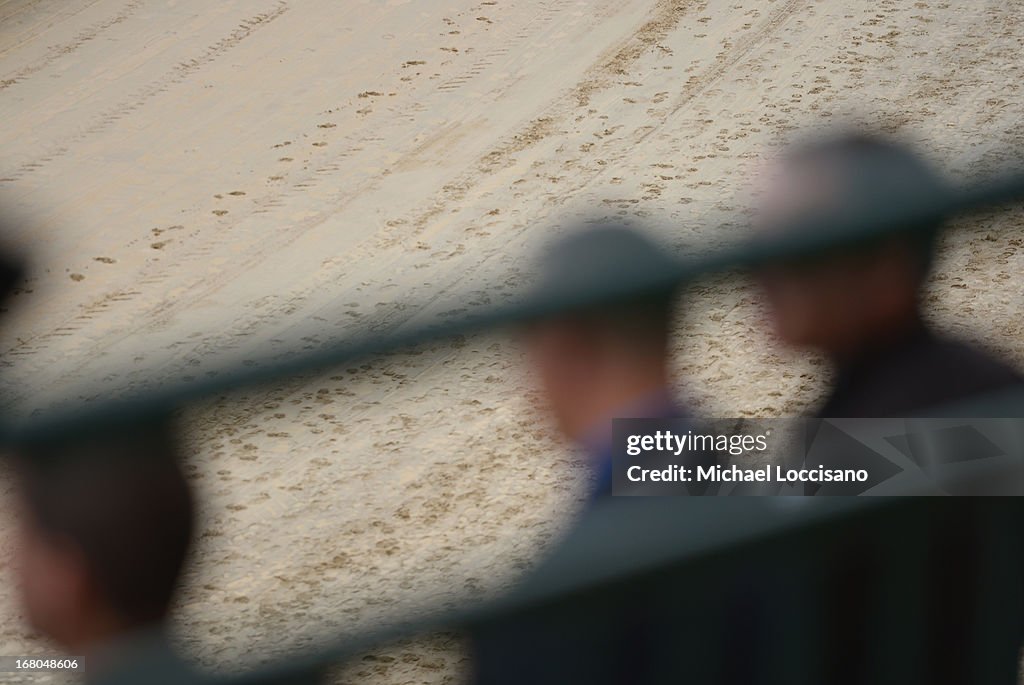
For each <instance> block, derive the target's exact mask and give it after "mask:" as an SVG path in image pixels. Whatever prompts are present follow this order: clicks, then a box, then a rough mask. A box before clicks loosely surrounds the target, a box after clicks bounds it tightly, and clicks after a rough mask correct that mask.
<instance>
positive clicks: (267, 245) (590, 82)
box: [11, 0, 806, 387]
mask: <svg viewBox="0 0 1024 685" xmlns="http://www.w3.org/2000/svg"><path fill="white" fill-rule="evenodd" d="M805 4H806V0H789V1H788V2H786V3H785V4H784V5H783V6H782V7H780V8H779V9H777V10H776V11H775V12H773V13H771V14H770V15H768V17H767V18H766V19H765V20H764V21H763V22H762V24H761V26H760V27H759V28H758V29H757V30H755V31H753V32H752V33H750V34H747V35H745V36H743V37H742V38H741V39H740V40H738V41H737V42H736V44H735V45H734V46H733V47H732V49H730V50H729V51H727V52H726V53H724V54H722V55H720V56H719V57H718V58H717V59H716V60H715V62H714V63H713V64H712V65H710V66H709V67H708V68H706V69H704V70H703V71H702V72H701V73H700V74H699V75H697V76H694V77H692V78H691V79H690V80H689V81H688V82H687V83H686V85H685V87H684V88H683V92H682V94H681V95H680V96H679V97H678V98H677V99H676V101H675V103H674V106H673V107H672V108H671V109H670V110H668V111H667V112H665V113H664V114H660V115H658V116H656V117H649V118H648V120H647V122H646V125H644V126H642V127H640V128H639V129H637V131H638V133H637V134H636V135H634V136H633V137H632V138H630V139H629V141H628V142H626V141H625V139H624V138H623V139H620V140H622V141H623V142H621V143H619V144H617V145H616V146H617V147H618V148H619V149H618V150H617V151H616V150H611V149H609V150H607V151H605V153H604V154H603V155H602V157H603V158H604V159H606V160H607V159H613V160H617V159H622V158H624V157H626V156H628V155H629V154H631V151H632V150H633V149H634V148H635V146H636V145H637V144H639V143H641V142H643V141H644V140H646V139H647V138H648V137H649V136H650V135H652V134H653V133H655V132H657V131H658V130H659V129H660V127H661V126H663V125H664V124H665V123H666V122H667V121H669V120H670V119H671V118H672V116H674V115H675V114H676V113H677V112H678V111H680V110H681V109H684V108H685V107H686V106H687V105H688V104H690V103H692V102H693V101H694V100H695V99H696V98H697V97H699V95H700V94H701V93H702V92H704V91H706V90H707V89H708V88H709V87H711V86H712V85H713V84H714V83H715V82H717V81H718V80H720V79H721V78H722V77H723V76H725V75H726V74H727V73H728V72H729V69H730V68H732V67H733V66H735V65H736V64H737V63H738V62H740V61H741V60H742V59H743V58H744V57H746V56H747V55H749V54H750V52H751V51H752V50H754V49H755V48H756V47H757V46H758V45H760V44H762V43H764V42H765V41H766V40H768V39H769V38H770V37H771V35H772V34H773V33H774V32H776V31H777V30H778V29H779V28H780V27H781V26H782V25H783V24H784V23H785V22H786V21H787V20H788V19H789V18H790V17H791V16H793V14H795V13H796V12H798V11H799V10H800V9H801V8H802V7H803V6H804V5H805ZM702 6H703V3H694V2H679V1H678V0H675V1H673V0H664V1H662V2H660V3H659V4H658V6H657V9H656V11H655V12H654V15H653V17H652V18H651V19H649V20H648V21H646V22H645V23H644V24H643V25H642V26H641V27H640V28H639V29H638V30H637V31H636V32H635V33H633V34H632V35H631V36H629V37H628V38H627V39H625V40H623V41H622V42H620V43H619V44H618V45H616V46H615V47H614V48H611V49H609V50H608V51H607V52H606V53H605V56H603V57H602V58H601V59H599V61H598V65H597V66H596V67H595V68H593V69H592V70H590V71H588V73H587V75H586V77H585V78H584V79H583V80H582V81H581V82H579V83H578V84H576V85H575V86H574V87H572V88H571V89H570V90H569V91H568V93H564V94H563V95H561V96H560V97H558V98H556V99H555V100H554V101H553V102H552V103H549V105H548V107H547V109H546V110H545V111H544V112H543V114H542V116H540V117H538V118H535V119H534V120H533V121H531V122H530V123H529V124H527V125H526V126H525V127H524V128H522V129H520V130H518V131H516V132H514V133H512V134H511V135H509V136H507V137H505V138H504V139H503V140H502V141H501V142H499V143H498V144H497V145H495V146H494V147H493V148H492V149H491V150H490V151H488V152H487V153H486V154H484V155H483V156H481V157H480V158H479V159H478V161H477V163H476V164H475V165H474V166H473V167H471V168H470V169H469V170H467V171H466V172H464V173H463V174H462V175H461V176H460V177H459V178H458V179H456V180H455V181H453V182H451V183H448V184H446V185H445V186H444V187H443V188H442V189H441V191H440V192H439V193H438V195H437V196H435V198H434V199H433V200H432V201H429V202H427V203H426V204H427V206H428V207H429V208H428V209H426V210H424V211H423V212H422V213H420V214H419V215H418V216H416V217H415V218H414V219H413V220H412V221H411V222H409V223H406V222H401V223H395V224H393V225H391V226H387V225H385V226H384V227H382V228H381V229H380V230H378V231H377V232H376V233H375V234H373V235H372V236H368V238H367V239H365V240H364V241H363V242H362V243H361V244H360V245H357V246H356V247H355V248H353V250H352V259H353V261H355V262H357V263H358V262H359V261H361V260H364V259H372V256H373V255H374V254H377V253H379V252H380V250H381V249H383V248H386V247H388V246H389V245H392V244H394V241H395V240H396V239H397V238H396V237H395V236H396V234H398V233H399V232H400V234H401V236H402V237H401V239H402V240H403V241H408V240H410V239H412V238H414V237H416V236H418V235H421V234H422V233H423V232H424V231H426V230H427V227H428V226H429V225H430V224H431V223H432V222H433V221H435V220H436V219H437V218H438V217H440V216H441V215H442V214H444V213H445V212H446V211H450V210H451V208H452V207H457V206H459V205H461V204H464V203H465V202H466V201H467V199H468V198H469V197H470V195H471V194H472V192H473V191H474V190H475V189H477V188H479V187H480V186H481V185H484V184H485V183H486V182H487V180H488V179H489V177H490V176H492V175H493V174H496V173H499V172H500V171H502V170H504V169H506V168H508V167H509V166H511V165H512V164H513V163H514V161H515V157H514V156H515V155H516V154H517V153H520V152H523V151H525V150H528V149H529V148H531V147H534V146H536V145H537V144H538V143H540V142H541V141H543V140H544V139H546V138H548V137H549V136H550V135H552V134H553V133H554V132H555V131H557V130H558V125H559V124H561V123H563V122H565V121H566V120H567V119H568V118H569V117H570V116H571V115H572V114H573V113H574V112H575V111H576V110H578V109H580V108H584V107H586V106H587V104H588V103H589V102H590V99H591V97H593V96H594V95H595V94H596V93H597V92H599V91H600V90H601V89H603V88H606V87H609V86H610V85H611V78H612V77H613V76H615V75H622V74H623V73H626V72H627V71H628V68H629V67H630V65H631V64H633V63H634V62H635V61H636V60H637V59H639V58H640V57H641V56H643V55H644V54H645V53H646V52H648V51H650V50H652V49H655V47H656V45H657V43H658V41H659V40H661V39H663V38H664V37H665V36H666V35H667V34H668V33H670V32H671V31H673V30H675V29H676V28H677V26H678V24H679V22H680V21H681V20H682V18H683V17H684V16H685V15H686V14H688V13H690V12H691V11H692V10H694V9H699V8H700V7H702ZM539 19H540V20H541V21H550V19H551V16H550V14H544V15H541V16H540V17H539ZM520 35H523V36H527V35H529V34H528V32H525V31H522V32H520ZM496 49H498V48H496ZM500 49H502V50H506V49H508V46H505V45H503V46H502V47H501V48H500ZM652 119H654V120H652ZM367 142H368V141H367V140H366V139H364V140H362V141H360V143H358V144H357V145H355V147H358V148H360V149H362V148H364V147H365V146H366V145H367ZM398 164H401V162H400V161H399V162H398ZM610 166H614V165H612V164H600V165H596V166H591V167H589V168H587V167H581V168H579V169H577V170H576V173H575V174H574V176H573V179H572V180H573V182H572V183H571V187H570V188H568V189H566V190H565V191H563V192H562V193H560V196H559V197H560V200H557V201H556V202H558V203H565V202H568V201H569V200H570V199H571V198H572V197H575V196H576V194H578V193H579V192H580V191H582V190H583V189H585V188H586V187H587V186H589V185H590V184H592V183H593V182H594V181H595V180H596V179H597V178H599V177H601V176H602V175H604V174H605V173H606V171H607V169H608V168H609V167H610ZM311 178H312V179H315V176H312V175H311ZM376 182H377V179H376V178H369V179H367V180H365V181H364V182H363V183H362V184H361V185H358V186H356V187H354V188H349V189H348V191H347V192H345V193H343V194H342V196H341V198H340V199H339V200H338V201H336V202H334V203H332V206H331V207H330V208H329V209H327V210H325V211H324V212H322V213H320V214H319V215H317V216H314V217H311V218H309V219H306V220H304V221H301V222H298V223H295V224H291V225H289V226H287V227H286V228H285V229H283V230H281V231H278V232H276V233H274V234H272V235H271V236H269V237H265V242H261V247H260V249H259V250H258V251H256V252H254V253H252V254H250V255H249V256H248V258H247V259H244V260H238V261H237V262H235V263H233V264H232V265H231V266H232V268H230V269H221V270H219V271H218V272H217V273H216V274H207V275H206V276H205V277H204V278H200V279H199V281H201V286H200V289H199V290H190V293H189V298H187V299H168V300H164V301H163V302H161V303H160V304H159V305H158V306H157V307H155V308H151V309H148V310H147V311H146V316H145V320H144V321H141V320H139V317H128V318H129V319H130V320H131V321H132V322H133V323H132V324H131V325H129V326H128V327H127V328H125V329H123V330H122V331H121V333H120V334H118V335H116V336H104V337H103V338H102V339H101V340H98V341H96V343H94V344H93V345H90V346H89V347H88V349H87V350H84V351H82V352H81V354H80V357H79V358H81V359H83V360H89V359H93V358H95V357H96V356H98V355H101V354H103V353H104V352H105V351H106V350H108V349H109V348H111V347H112V346H113V345H115V344H117V343H118V342H120V341H121V340H123V339H124V338H126V337H128V336H131V335H133V334H136V333H138V332H139V331H141V330H144V329H145V328H152V327H159V326H162V325H165V324H166V323H167V322H168V321H169V320H170V319H171V318H173V316H174V314H175V313H176V312H177V311H180V310H182V309H185V308H188V307H189V306H191V303H192V302H195V301H198V300H202V299H203V298H205V297H208V296H210V295H212V294H213V293H215V292H216V291H217V290H218V289H219V288H220V287H222V286H223V285H224V284H225V283H227V282H229V281H230V280H232V279H234V278H235V277H236V276H237V274H239V273H243V272H245V271H248V270H250V269H252V268H254V267H255V266H256V265H257V264H259V263H262V262H264V261H265V260H266V259H268V258H270V257H272V256H273V255H274V254H275V253H277V252H278V251H279V250H280V249H282V248H283V247H284V246H286V245H288V244H289V243H291V242H293V241H294V240H295V239H297V238H298V237H299V236H301V235H302V234H303V233H305V232H307V231H309V230H312V229H313V228H315V227H317V226H319V225H321V224H322V223H323V222H324V221H326V220H328V219H329V218H330V217H331V216H332V215H334V214H335V213H337V212H339V211H341V210H342V209H343V208H344V207H345V206H346V205H347V204H348V203H349V202H351V201H353V200H354V199H356V198H358V197H359V196H360V195H362V194H363V193H365V192H368V191H370V190H371V189H372V187H373V185H374V184H375V183H376ZM314 184H315V181H314V180H311V181H310V182H309V183H305V184H302V187H299V188H294V187H293V188H291V189H289V190H287V191H285V192H283V193H282V194H281V195H280V197H279V201H280V202H282V203H283V202H286V201H289V200H294V199H295V198H296V197H297V194H298V193H301V192H303V190H304V189H305V188H306V187H311V186H312V185H314ZM275 204H276V203H275ZM275 204H272V205H271V206H275ZM549 210H550V207H545V208H543V211H542V212H541V213H543V214H545V215H546V214H547V213H548V211H549ZM538 211H541V210H540V209H539V210H538ZM536 218H543V217H531V218H527V219H523V220H520V221H519V222H518V225H516V226H514V227H512V230H513V231H514V232H515V233H518V232H520V231H522V230H525V229H526V228H527V227H529V226H530V225H532V224H533V223H534V220H535V219H536ZM210 233H213V234H214V235H215V236H216V239H215V240H214V241H213V243H212V244H211V243H206V244H203V245H202V246H199V247H196V248H194V249H192V250H190V251H188V252H186V253H183V254H182V255H181V256H180V259H183V260H186V261H190V260H201V258H202V257H203V256H204V255H207V254H209V253H210V252H211V251H212V250H213V249H214V248H215V246H216V244H218V243H221V242H224V241H226V240H228V239H229V234H230V232H229V231H218V232H210ZM500 253H501V250H500V248H495V249H491V250H489V251H488V252H487V253H486V254H485V255H483V256H482V258H481V259H479V260H477V261H476V262H474V264H473V265H471V266H470V268H468V269H466V270H463V271H461V272H457V273H453V274H452V278H451V280H450V281H448V282H447V283H446V284H445V285H444V286H443V287H441V288H438V289H437V290H436V291H435V292H434V294H433V295H432V296H431V297H429V298H427V300H425V301H424V302H422V303H420V304H422V305H423V306H425V307H426V306H430V305H432V304H436V303H437V302H440V301H442V300H443V299H444V298H445V297H447V296H449V294H450V293H451V292H452V291H453V290H455V289H457V287H458V286H459V285H460V284H461V283H463V282H465V281H466V280H468V279H470V278H472V277H473V276H474V275H475V274H476V273H478V272H479V271H480V270H481V269H482V268H483V267H484V265H486V264H487V263H488V262H489V260H490V259H491V258H493V257H494V256H495V255H498V254H500ZM171 268H172V267H171V266H170V265H161V266H160V267H159V271H158V272H157V273H154V274H150V275H146V276H143V277H142V282H145V283H146V284H150V285H152V284H160V283H162V282H164V281H165V280H166V279H167V277H169V275H170V273H171ZM324 285H325V284H324V283H322V282H316V283H315V284H314V285H313V286H310V287H307V288H304V289H303V290H302V291H301V292H295V293H292V294H291V296H290V297H289V298H288V300H287V302H285V303H282V304H281V305H280V306H279V307H278V311H279V312H285V313H287V312H288V311H294V310H295V309H297V308H298V307H299V306H300V303H301V302H302V300H304V299H305V298H306V297H308V296H309V295H311V294H313V293H315V292H316V291H317V289H318V288H319V287H323V286H324ZM140 294H141V293H140V292H139V291H137V290H133V289H129V290H124V291H119V292H116V293H112V294H109V295H107V296H105V297H104V298H102V299H101V300H100V301H98V302H96V303H94V304H93V305H89V306H87V307H86V309H85V310H84V311H83V312H82V313H81V314H80V315H78V316H76V317H75V318H74V319H72V321H70V322H66V323H65V324H63V325H62V326H60V327H59V328H58V329H55V330H52V331H51V332H50V333H47V334H42V335H40V336H38V337H37V338H35V339H33V340H31V341H29V340H26V341H24V343H26V344H25V345H24V346H22V345H19V347H18V348H17V349H16V350H12V352H11V354H13V355H14V356H31V355H34V354H39V353H41V352H44V351H45V350H46V348H47V347H48V342H49V341H50V340H52V339H56V338H61V337H67V336H70V335H73V334H74V332H75V331H77V330H78V328H79V327H80V326H82V325H84V324H85V323H86V322H87V321H88V320H90V318H91V317H92V316H94V315H96V314H97V313H99V312H102V311H105V310H106V309H107V308H109V307H110V306H111V304H112V303H122V304H123V303H125V302H130V301H131V300H132V299H133V298H135V297H136V296H138V295H140ZM318 313H323V312H318ZM334 313H336V312H334ZM416 313H417V312H410V311H407V310H403V309H399V308H395V309H394V310H392V311H390V312H388V313H385V314H384V315H382V316H379V317H375V318H374V321H375V323H376V324H378V325H379V326H381V327H383V328H390V327H397V326H400V325H401V324H402V323H404V322H405V321H406V320H408V319H409V318H411V317H412V316H415V315H416ZM269 320H272V317H268V316H266V312H261V313H260V314H259V315H257V316H255V317H253V321H256V322H257V323H253V324H251V325H250V324H245V323H244V322H242V321H236V322H234V324H233V326H232V328H233V329H235V330H234V333H228V334H226V335H225V336H224V339H223V341H222V342H221V343H219V344H218V343H212V344H207V345H204V346H203V348H202V349H203V352H204V354H210V353H211V352H213V351H214V350H220V351H230V350H232V349H235V348H236V347H237V345H238V340H239V335H236V334H235V333H239V331H245V332H252V331H254V330H255V326H257V325H258V323H262V322H265V321H269ZM135 322H137V323H135ZM188 357H189V359H188V361H186V362H185V363H186V364H190V363H193V361H192V360H194V359H195V358H196V357H195V356H194V355H188ZM87 364H88V361H83V362H82V363H81V364H79V365H78V366H76V367H74V368H71V369H67V368H66V367H65V370H64V373H62V374H61V375H60V376H59V377H58V378H56V379H54V380H53V382H50V383H47V384H46V386H45V387H54V386H57V385H60V384H64V383H66V382H67V380H68V379H69V378H73V377H74V376H75V375H76V374H77V373H78V372H79V371H80V370H81V369H82V367H84V366H85V365H87ZM147 380H149V381H152V380H153V379H152V378H150V379H147ZM141 387H145V386H141Z"/></svg>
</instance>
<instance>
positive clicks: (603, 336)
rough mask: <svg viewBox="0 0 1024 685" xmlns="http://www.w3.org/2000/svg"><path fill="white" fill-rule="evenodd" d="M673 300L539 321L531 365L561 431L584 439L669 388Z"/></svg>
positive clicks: (531, 333) (533, 329) (533, 330)
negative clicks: (640, 400)
mask: <svg viewBox="0 0 1024 685" xmlns="http://www.w3.org/2000/svg"><path fill="white" fill-rule="evenodd" d="M672 307H673V302H672V297H671V295H670V294H665V295H661V296H657V297H651V298H649V299H645V300H634V301H632V302H629V303H618V304H614V305H612V304H610V305H608V306H607V307H606V308H602V309H600V310H587V311H581V312H572V313H567V314H565V315H564V316H560V317H554V318H549V319H545V320H543V321H539V322H537V323H534V324H533V325H532V326H530V327H529V328H528V330H527V334H526V342H527V349H528V352H529V356H530V361H531V363H532V366H533V368H534V370H535V372H536V374H537V377H538V379H539V382H540V384H541V389H542V390H543V393H544V397H545V401H546V405H547V409H548V410H549V411H550V413H551V415H552V416H553V417H554V419H555V423H556V424H557V426H558V428H559V430H560V431H561V432H562V433H563V434H564V435H566V436H567V437H569V438H572V439H578V438H580V437H581V435H582V434H583V433H584V432H586V431H587V430H590V429H591V428H593V426H594V425H595V424H596V423H597V422H599V421H602V420H606V419H608V418H609V417H610V416H611V415H612V414H613V413H614V412H615V411H616V410H617V409H621V408H622V407H623V406H625V405H627V404H629V403H631V402H634V401H636V400H637V399H638V398H642V397H645V396H647V395H650V394H652V393H656V392H659V391H664V389H665V388H666V387H667V385H668V339H669V331H670V329H671V326H672Z"/></svg>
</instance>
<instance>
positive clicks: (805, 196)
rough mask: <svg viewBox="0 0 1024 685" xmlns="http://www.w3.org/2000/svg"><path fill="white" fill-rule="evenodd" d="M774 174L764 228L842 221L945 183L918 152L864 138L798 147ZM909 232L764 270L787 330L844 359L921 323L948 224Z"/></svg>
mask: <svg viewBox="0 0 1024 685" xmlns="http://www.w3.org/2000/svg"><path fill="white" fill-rule="evenodd" d="M764 180H765V183H764V194H763V197H762V199H761V202H760V206H759V207H758V212H757V219H756V223H757V228H758V230H760V231H762V232H764V233H781V232H784V231H787V230H795V229H794V228H793V227H795V226H801V225H808V224H810V223H812V222H815V223H816V224H818V225H823V226H827V225H828V223H829V221H830V218H831V219H832V220H833V223H835V222H838V221H839V219H840V218H842V217H843V216H845V215H846V214H847V213H850V212H854V211H857V210H862V209H863V208H864V207H886V206H889V205H892V204H895V203H899V202H901V201H908V200H909V199H910V198H911V196H915V197H919V196H920V194H921V193H925V192H938V188H939V187H940V184H939V183H938V180H937V178H936V177H935V175H934V174H933V173H932V172H931V170H930V169H929V168H928V167H927V166H926V165H925V164H924V163H923V162H922V161H921V160H920V159H918V158H917V157H916V156H915V155H914V154H913V153H911V152H909V151H908V150H906V149H904V148H902V147H900V146H898V145H895V144H892V143H889V142H886V141H883V140H878V139H875V138H871V137H867V136H859V135H852V136H846V137H841V138H837V139H833V140H828V141H825V142H820V143H816V144H812V145H807V146H805V147H802V148H798V149H796V150H794V151H793V152H791V153H790V154H788V155H786V156H784V157H783V158H782V159H781V160H780V161H779V162H777V163H776V164H775V166H774V167H773V168H772V169H771V173H769V174H768V175H767V177H766V178H765V179H764ZM905 229H906V230H904V231H899V232H897V234H895V235H888V236H885V237H882V238H874V239H871V240H866V241H861V242H860V243H858V244H856V245H853V246H851V247H846V248H838V249H834V250H832V251H830V252H822V253H817V254H814V255H810V256H807V257H804V258H802V259H799V260H793V261H790V262H785V263H779V264H774V265H771V266H769V267H766V268H763V269H762V270H761V271H760V272H759V274H758V275H759V277H760V281H761V283H762V285H763V289H764V293H765V295H766V298H767V301H768V305H769V309H770V314H771V317H772V322H773V325H774V328H775V331H776V333H777V335H778V336H779V337H780V338H781V339H782V340H783V341H785V342H787V343H789V344H791V345H797V346H808V347H813V348H817V349H819V350H821V351H823V352H825V353H826V354H829V355H832V356H835V357H842V356H845V355H848V354H854V353H856V351H857V350H858V349H859V348H861V347H862V346H864V345H867V344H871V343H872V342H873V341H876V340H879V339H883V338H886V337H889V336H895V335H898V334H900V333H901V332H902V331H904V330H906V329H909V328H911V327H913V326H916V325H917V324H918V322H919V316H920V312H919V297H920V290H921V286H922V284H923V282H924V280H925V278H926V277H927V276H928V272H929V268H930V266H931V262H932V255H933V250H934V242H935V237H936V235H937V233H938V229H939V224H938V222H933V223H930V224H928V225H914V226H906V227H905Z"/></svg>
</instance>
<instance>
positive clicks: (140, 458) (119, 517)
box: [15, 419, 195, 684]
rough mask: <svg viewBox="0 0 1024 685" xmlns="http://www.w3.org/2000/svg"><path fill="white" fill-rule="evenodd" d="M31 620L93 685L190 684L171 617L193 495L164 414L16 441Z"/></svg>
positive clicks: (22, 574)
mask: <svg viewBox="0 0 1024 685" xmlns="http://www.w3.org/2000/svg"><path fill="white" fill-rule="evenodd" d="M15 466H16V471H17V477H18V482H19V489H18V492H19V496H20V500H21V506H20V516H19V523H20V539H19V541H18V545H17V557H18V558H17V563H16V565H17V568H18V572H19V578H20V591H21V596H22V601H23V605H24V611H25V615H26V617H27V619H28V621H29V622H30V623H31V625H32V626H33V627H34V628H35V629H36V630H38V631H39V632H40V633H42V634H43V635H45V636H46V637H48V638H50V639H51V640H53V641H54V642H55V643H56V644H57V645H59V646H60V648H61V649H62V650H64V651H65V652H66V653H67V654H69V655H75V656H79V657H82V658H83V659H84V662H85V676H86V680H87V682H89V683H104V684H113V683H184V682H192V681H193V678H194V677H195V674H194V673H193V672H192V670H191V669H190V668H189V667H188V666H187V665H186V664H185V663H184V662H183V661H182V660H181V659H179V658H178V657H177V656H176V655H175V654H174V652H173V650H172V649H171V648H170V646H169V643H168V639H167V635H166V632H165V621H166V619H167V616H168V612H169V610H170V606H171V601H172V597H173V595H174V592H175V589H176V587H177V585H178V580H179V576H180V573H181V570H182V566H183V564H184V562H185V559H186V555H187V552H188V549H189V546H190V542H191V538H192V529H193V519H194V511H193V498H192V494H191V491H190V488H189V485H188V483H187V482H186V480H185V477H184V474H183V472H182V465H181V463H180V455H179V450H178V445H177V440H176V436H175V435H174V432H173V431H172V429H171V426H170V424H169V423H168V422H167V421H165V420H162V419H161V420H154V421H144V422H140V423H134V424H130V425H117V426H96V427H94V428H90V429H83V430H78V431H75V432H73V433H60V434H56V435H52V436H41V437H37V438H33V439H31V440H28V441H26V442H24V443H23V444H20V445H19V446H18V447H17V448H16V454H15Z"/></svg>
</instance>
